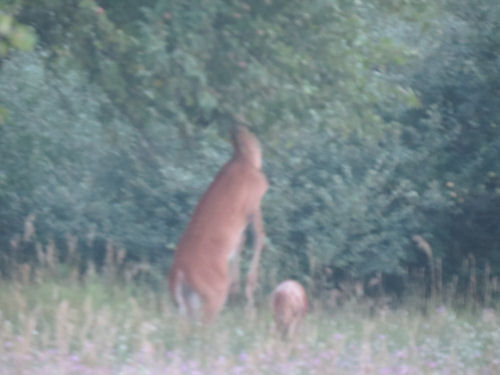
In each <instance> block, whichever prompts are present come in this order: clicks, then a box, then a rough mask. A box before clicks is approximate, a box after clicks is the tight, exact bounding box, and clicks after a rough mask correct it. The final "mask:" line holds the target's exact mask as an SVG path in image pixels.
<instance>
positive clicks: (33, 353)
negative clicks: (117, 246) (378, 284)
mask: <svg viewBox="0 0 500 375" xmlns="http://www.w3.org/2000/svg"><path fill="white" fill-rule="evenodd" d="M1 282H2V285H1V288H0V375H3V374H9V375H10V374H497V373H500V325H499V324H498V323H499V320H500V314H499V311H498V309H481V308H475V309H470V310H464V311H456V310H453V309H451V308H449V307H447V306H437V307H436V308H429V309H428V312H427V314H423V313H422V312H420V310H417V309H415V308H413V307H410V306H412V305H411V304H409V303H408V304H406V305H405V306H406V308H402V307H400V308H398V309H383V308H382V309H380V310H379V311H377V313H375V314H374V315H372V316H369V314H367V313H364V312H363V311H364V309H363V308H362V306H361V305H360V304H348V305H347V306H345V307H343V308H339V309H335V310H332V309H326V308H315V309H314V311H311V312H310V313H309V314H308V315H307V317H306V319H305V321H304V322H303V325H302V326H301V329H300V331H299V334H298V335H297V337H296V339H295V340H294V341H293V342H288V343H285V342H283V341H281V340H280V339H279V338H278V335H277V334H276V332H275V331H274V327H273V324H272V318H271V316H270V313H269V309H268V308H267V305H266V304H265V303H263V304H262V305H261V306H260V308H259V309H258V311H257V313H256V315H255V316H254V317H250V316H247V314H246V313H245V311H244V310H242V309H241V308H240V307H239V306H237V305H236V306H235V304H229V305H228V306H226V308H225V310H224V311H223V313H222V314H221V316H220V317H219V318H218V319H217V321H216V323H215V324H214V325H212V326H210V327H206V328H203V327H200V326H193V325H191V324H189V322H187V321H186V320H185V319H183V318H182V317H179V316H178V315H177V312H176V311H175V310H174V309H173V306H172V305H171V303H170V300H169V298H168V296H167V295H166V294H164V293H163V292H153V291H152V290H151V289H150V288H147V287H145V286H139V285H137V284H134V283H133V282H128V283H122V284H120V283H117V282H116V281H109V280H108V281H106V278H104V277H98V276H94V277H92V278H90V279H89V280H87V281H85V282H83V283H82V282H77V281H75V280H72V279H71V278H62V279H56V278H54V277H42V278H38V281H37V282H33V281H32V282H26V280H24V282H23V281H22V280H18V281H1ZM312 305H314V306H316V305H320V303H319V301H313V303H312Z"/></svg>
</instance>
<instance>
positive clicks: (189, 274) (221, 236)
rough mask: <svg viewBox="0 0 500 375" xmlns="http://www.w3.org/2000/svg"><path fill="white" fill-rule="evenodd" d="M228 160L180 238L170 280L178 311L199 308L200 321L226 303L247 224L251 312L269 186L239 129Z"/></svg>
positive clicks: (254, 146) (248, 137)
mask: <svg viewBox="0 0 500 375" xmlns="http://www.w3.org/2000/svg"><path fill="white" fill-rule="evenodd" d="M231 143H232V145H233V149H234V151H233V156H232V158H231V159H230V160H229V161H228V162H227V163H226V164H225V165H224V166H223V167H222V168H221V170H220V171H219V173H218V174H217V176H216V177H215V179H214V181H213V182H212V183H211V184H210V186H209V187H208V189H207V191H206V192H205V193H204V194H203V196H202V197H201V199H200V201H199V202H198V205H197V206H196V208H195V210H194V212H193V215H192V217H191V221H190V222H189V224H188V226H187V229H186V231H185V232H184V234H183V235H182V237H181V239H180V240H179V243H178V245H177V249H176V251H175V255H174V260H173V263H172V267H171V268H170V272H169V275H168V283H169V290H170V294H171V295H172V297H173V299H174V301H175V303H176V304H177V305H178V306H179V308H180V310H181V311H185V312H186V313H187V314H188V315H190V316H193V315H194V314H195V310H197V307H198V305H200V304H201V308H202V321H203V323H205V324H207V323H210V322H212V321H213V320H214V319H215V317H216V316H217V314H218V313H219V312H220V310H221V309H222V307H223V306H224V303H225V301H226V298H227V295H228V292H229V288H230V285H231V282H232V281H233V280H232V279H231V278H232V275H234V270H233V269H232V267H235V266H236V267H237V266H239V265H238V264H236V265H231V269H230V267H229V266H230V265H229V261H230V260H231V258H233V257H235V256H238V255H239V252H240V250H241V248H242V246H243V245H244V241H245V237H244V236H245V228H246V227H247V225H249V224H251V225H252V227H253V233H254V241H253V244H254V254H253V257H252V261H251V264H250V269H249V271H248V276H247V282H246V287H245V294H246V298H247V303H248V307H249V308H253V293H254V290H255V288H256V285H257V275H258V267H259V260H260V253H261V251H262V248H263V246H264V237H265V233H264V224H263V222H262V213H261V208H260V202H261V199H262V197H263V196H264V194H265V192H266V190H267V187H268V182H267V179H266V177H265V176H264V174H263V173H262V171H261V167H262V155H261V151H260V146H259V142H258V140H257V138H256V137H255V136H254V135H253V134H252V133H251V132H250V131H249V130H248V129H247V128H246V127H243V126H239V127H236V128H235V129H233V131H232V133H231Z"/></svg>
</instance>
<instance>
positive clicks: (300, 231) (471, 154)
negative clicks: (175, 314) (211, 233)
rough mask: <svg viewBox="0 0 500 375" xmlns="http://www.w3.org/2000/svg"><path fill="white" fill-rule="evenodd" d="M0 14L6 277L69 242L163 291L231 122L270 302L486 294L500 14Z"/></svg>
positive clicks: (203, 7) (336, 9) (449, 4)
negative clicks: (314, 295) (424, 283)
mask: <svg viewBox="0 0 500 375" xmlns="http://www.w3.org/2000/svg"><path fill="white" fill-rule="evenodd" d="M0 4H1V5H0V66H1V68H0V255H1V256H0V271H1V274H2V275H3V276H4V277H8V276H9V264H10V262H12V260H13V259H14V260H15V261H18V262H25V263H30V264H33V265H36V262H37V257H36V253H37V249H38V252H40V251H42V252H43V251H46V250H44V249H47V247H50V246H52V245H50V244H52V243H53V244H54V246H55V247H56V248H58V249H60V251H61V252H60V254H61V257H63V258H64V257H65V256H66V255H65V252H68V249H69V248H72V247H71V246H68V244H67V243H68V242H71V241H69V240H68V238H76V239H77V245H76V249H77V253H78V259H79V262H80V264H81V267H85V264H86V262H87V261H89V260H92V261H94V262H96V264H98V265H99V264H101V263H103V262H104V258H105V254H106V247H107V246H108V249H109V246H110V244H113V246H114V247H116V248H123V249H124V250H125V251H126V258H127V259H128V261H130V262H135V261H145V262H148V263H151V264H153V265H154V267H155V270H156V272H157V273H156V274H157V275H158V280H160V281H161V282H163V280H164V279H163V277H164V276H163V275H164V272H165V270H166V268H167V267H168V265H169V264H170V261H171V258H172V253H173V250H174V249H175V244H176V242H177V240H178V238H179V236H180V234H181V233H182V231H183V229H184V228H185V226H186V224H187V221H188V219H189V215H190V213H191V210H192V209H193V207H194V205H195V204H196V202H197V199H198V198H199V196H200V195H201V193H202V192H203V191H204V189H205V188H206V186H207V185H208V184H209V182H210V181H211V179H212V178H213V176H214V174H215V173H216V171H217V170H218V168H219V167H220V166H221V165H222V164H223V163H224V162H225V160H227V158H228V157H229V155H230V145H229V143H228V129H229V128H230V126H232V125H233V124H234V123H235V122H237V121H238V122H243V123H246V124H248V126H249V127H250V128H251V129H252V131H253V132H255V133H256V134H257V135H258V137H259V138H260V140H261V143H262V148H263V153H264V170H265V173H266V175H267V176H268V178H269V181H270V189H269V191H268V193H267V194H266V196H265V198H264V201H263V213H264V220H265V224H266V232H267V237H268V238H267V243H266V250H265V253H264V257H263V259H262V267H263V272H262V277H263V279H262V280H263V284H264V285H265V286H268V287H269V285H270V284H273V283H275V282H276V281H277V280H281V279H283V278H285V277H295V278H297V279H299V280H300V281H302V282H305V284H306V285H308V286H309V288H310V289H313V290H315V291H320V290H325V289H331V288H334V287H337V286H338V285H339V284H341V283H342V282H345V281H346V280H347V281H348V280H361V281H364V282H368V283H369V280H372V281H373V280H383V281H384V283H385V287H386V289H392V290H399V291H400V292H401V291H404V290H405V289H404V288H405V286H408V282H411V281H412V280H413V281H417V282H418V281H419V280H420V278H421V277H422V272H425V273H426V274H427V276H426V278H427V280H431V279H433V278H434V284H435V285H430V286H429V288H430V289H432V288H435V287H438V286H439V285H440V283H442V282H444V283H452V282H453V283H455V285H456V286H457V288H459V289H460V288H461V286H464V287H465V286H467V287H468V288H471V285H472V281H471V277H472V276H471V275H473V277H474V280H473V281H474V288H475V287H476V286H477V288H478V289H477V290H478V291H479V292H478V296H481V295H482V294H481V289H484V286H486V285H494V282H495V280H498V279H497V278H498V275H499V273H500V163H499V160H500V3H499V2H498V1H496V0H474V1H472V0H454V1H451V0H450V1H447V0H440V1H436V0H432V1H430V0H417V1H385V0H384V1H356V2H354V1H342V0H339V1H299V0H256V1H251V2H250V1H249V2H245V1H239V0H235V1H229V0H213V1H180V0H179V1H168V0H147V1H142V2H137V1H133V0H122V1H114V0H102V1H93V0H69V1H68V0H40V1H36V2H34V1H29V0H12V1H8V2H1V3H0ZM416 236H420V237H416ZM417 239H421V240H423V241H424V242H421V241H420V242H419V241H418V240H417ZM425 244H427V245H425ZM436 274H438V275H439V278H440V282H439V283H438V282H437V281H435V278H436V277H437V276H436ZM432 275H434V276H433V277H431V276H432ZM372 284H373V283H372Z"/></svg>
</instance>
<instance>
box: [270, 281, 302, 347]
mask: <svg viewBox="0 0 500 375" xmlns="http://www.w3.org/2000/svg"><path fill="white" fill-rule="evenodd" d="M271 308H272V311H273V317H274V322H275V323H276V327H277V329H278V331H279V332H280V334H281V337H282V338H283V339H291V338H293V337H294V335H295V331H296V329H297V326H298V325H299V324H300V322H301V320H302V319H303V317H304V315H305V314H306V312H307V296H306V292H305V290H304V288H303V287H302V285H300V284H299V283H298V282H297V281H294V280H286V281H283V282H282V283H281V284H279V285H278V286H277V287H276V289H274V292H273V294H272V296H271Z"/></svg>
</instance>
